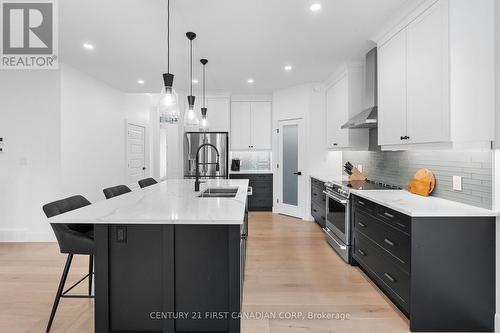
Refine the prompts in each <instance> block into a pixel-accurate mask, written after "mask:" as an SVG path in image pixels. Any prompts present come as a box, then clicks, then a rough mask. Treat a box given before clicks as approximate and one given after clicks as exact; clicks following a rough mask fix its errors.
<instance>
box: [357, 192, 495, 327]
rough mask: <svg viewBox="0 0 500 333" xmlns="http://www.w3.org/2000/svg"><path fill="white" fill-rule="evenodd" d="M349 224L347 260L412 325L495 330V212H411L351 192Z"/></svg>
mask: <svg viewBox="0 0 500 333" xmlns="http://www.w3.org/2000/svg"><path fill="white" fill-rule="evenodd" d="M352 227H353V231H354V232H353V239H352V241H353V251H352V257H353V259H354V263H357V264H359V266H360V267H361V268H362V269H363V271H364V272H365V273H366V274H367V275H368V276H369V277H370V278H371V279H372V280H373V281H374V282H375V283H376V284H377V285H378V287H379V288H380V289H381V290H382V291H383V292H384V293H385V294H386V295H387V296H388V297H389V298H390V299H391V300H392V301H393V302H394V304H395V305H396V306H398V307H399V308H400V309H401V311H402V312H403V313H404V314H405V315H407V316H408V318H409V319H410V329H411V331H414V332H430V331H461V332H464V331H469V332H485V331H493V330H494V316H495V218H494V217H410V216H406V215H404V214H401V213H399V212H397V211H394V210H391V209H389V208H387V207H384V206H381V205H378V204H376V203H374V202H371V201H369V200H366V199H364V198H360V197H357V196H353V197H352Z"/></svg>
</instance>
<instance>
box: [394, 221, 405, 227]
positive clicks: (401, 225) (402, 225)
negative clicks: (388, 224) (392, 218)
mask: <svg viewBox="0 0 500 333" xmlns="http://www.w3.org/2000/svg"><path fill="white" fill-rule="evenodd" d="M396 224H397V225H398V226H400V227H401V228H406V225H404V224H403V223H399V222H397V223H396Z"/></svg>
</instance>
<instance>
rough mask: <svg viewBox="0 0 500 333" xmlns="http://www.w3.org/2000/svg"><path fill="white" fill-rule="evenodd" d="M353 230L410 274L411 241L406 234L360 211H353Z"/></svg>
mask: <svg viewBox="0 0 500 333" xmlns="http://www.w3.org/2000/svg"><path fill="white" fill-rule="evenodd" d="M354 229H355V230H356V231H357V232H360V233H362V234H363V235H365V236H367V237H368V238H370V239H371V240H372V241H373V242H374V243H376V244H377V245H378V246H380V247H381V248H382V249H384V250H385V251H387V252H388V254H390V256H391V257H392V259H393V260H395V262H396V263H397V264H398V265H399V266H401V268H402V269H403V270H404V271H406V272H410V256H411V254H410V252H411V246H410V244H411V240H410V237H409V236H408V235H407V234H405V233H403V232H401V231H398V230H395V229H393V228H391V227H390V226H388V225H386V224H385V223H384V222H382V221H379V220H378V219H376V218H374V217H373V216H370V215H368V214H365V213H364V212H363V211H361V210H356V211H354Z"/></svg>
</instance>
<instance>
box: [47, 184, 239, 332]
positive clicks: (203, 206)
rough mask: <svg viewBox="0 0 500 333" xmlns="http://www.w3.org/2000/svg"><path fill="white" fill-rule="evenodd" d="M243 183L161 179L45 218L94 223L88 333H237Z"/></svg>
mask: <svg viewBox="0 0 500 333" xmlns="http://www.w3.org/2000/svg"><path fill="white" fill-rule="evenodd" d="M247 188H248V180H210V181H208V182H206V183H203V184H202V185H201V190H200V192H195V191H194V182H193V180H168V181H165V182H161V183H158V184H156V185H153V186H150V187H147V188H144V189H138V190H135V191H132V192H130V193H127V194H124V195H122V196H118V197H115V198H112V199H110V200H106V201H100V202H96V203H94V204H93V205H90V206H87V207H84V208H81V209H78V210H75V211H71V212H68V213H66V214H62V215H59V216H56V217H54V218H51V219H49V222H50V223H89V224H94V239H95V281H96V285H95V332H96V333H104V332H163V333H165V332H240V320H239V312H240V308H241V300H242V286H243V275H244V274H243V273H244V271H243V270H244V262H245V249H246V237H247V209H246V202H247ZM207 189H211V190H210V191H207V192H205V190H207ZM212 192H213V193H212ZM231 192H232V193H231ZM202 193H204V194H205V196H204V197H200V194H202Z"/></svg>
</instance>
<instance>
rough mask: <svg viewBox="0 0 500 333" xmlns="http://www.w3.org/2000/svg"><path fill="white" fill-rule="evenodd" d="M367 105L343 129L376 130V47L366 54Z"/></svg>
mask: <svg viewBox="0 0 500 333" xmlns="http://www.w3.org/2000/svg"><path fill="white" fill-rule="evenodd" d="M365 71H366V74H365V103H366V104H365V105H367V106H368V108H366V109H365V110H363V111H361V112H360V113H358V114H357V115H355V116H354V117H352V118H351V119H349V121H348V122H347V123H345V124H344V125H342V128H376V127H377V122H378V112H377V48H376V47H374V48H373V49H371V50H370V51H369V52H368V53H367V54H366V66H365Z"/></svg>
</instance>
